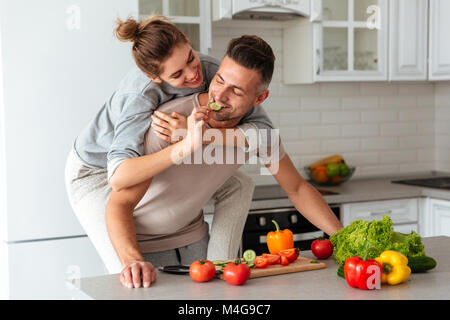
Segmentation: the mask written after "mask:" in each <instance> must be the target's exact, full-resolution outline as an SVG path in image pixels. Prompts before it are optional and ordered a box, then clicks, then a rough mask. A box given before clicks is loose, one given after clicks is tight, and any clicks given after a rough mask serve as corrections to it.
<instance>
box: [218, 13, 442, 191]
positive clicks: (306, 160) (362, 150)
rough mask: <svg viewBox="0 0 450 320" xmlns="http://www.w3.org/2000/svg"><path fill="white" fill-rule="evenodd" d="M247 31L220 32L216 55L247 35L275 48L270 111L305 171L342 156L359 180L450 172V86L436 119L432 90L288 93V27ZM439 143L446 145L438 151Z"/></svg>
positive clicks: (422, 86) (393, 87)
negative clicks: (284, 55)
mask: <svg viewBox="0 0 450 320" xmlns="http://www.w3.org/2000/svg"><path fill="white" fill-rule="evenodd" d="M248 25H250V24H249V23H247V25H245V23H244V22H242V21H232V22H220V23H215V24H213V48H212V49H213V50H212V54H213V55H214V56H216V57H217V58H222V57H223V54H224V52H225V48H226V46H227V44H228V42H229V40H230V39H231V38H234V37H237V36H240V35H242V34H245V33H248V34H256V35H258V36H261V37H262V38H264V39H265V40H266V41H267V42H268V43H269V44H270V45H271V46H272V48H273V50H274V52H275V55H276V63H275V73H274V76H273V80H272V84H271V86H270V97H269V98H268V99H267V100H266V102H264V103H263V106H264V108H265V109H266V111H267V112H268V113H269V115H270V117H271V119H272V121H273V122H274V123H275V125H276V126H278V127H279V128H280V134H281V138H282V140H283V142H284V145H285V148H286V150H287V152H288V154H289V156H290V157H291V158H292V160H293V162H294V164H295V165H296V167H297V168H298V169H299V170H301V169H302V168H303V167H304V166H306V165H308V164H310V163H312V162H314V161H316V160H318V159H320V158H321V157H325V156H327V155H331V154H335V153H338V154H342V155H343V156H344V158H345V159H346V161H347V162H348V163H349V164H351V165H354V166H356V167H357V170H356V172H355V177H369V176H379V175H392V174H403V173H409V172H423V171H430V170H433V169H446V170H449V169H450V167H449V165H448V162H449V159H450V143H449V135H450V134H449V131H448V119H449V117H448V115H449V112H448V110H449V109H450V108H449V105H450V102H449V101H450V99H449V98H450V90H449V89H448V88H449V87H450V86H449V83H450V82H446V83H442V84H436V88H437V89H436V99H437V101H438V102H439V104H440V107H439V108H438V109H437V110H438V111H439V112H438V113H436V117H437V118H436V117H435V111H436V110H435V83H433V82H361V83H359V82H354V83H320V84H312V85H284V84H283V83H282V72H283V61H282V48H283V43H282V41H283V40H282V29H281V26H280V25H279V24H278V23H276V22H256V21H253V22H251V27H248ZM441 115H442V116H445V115H446V116H447V118H443V119H442V120H441V121H440V122H439V121H438V123H439V124H440V127H439V128H440V129H439V130H440V131H441V132H442V131H443V130H444V131H445V130H446V131H445V132H446V133H445V134H444V135H443V136H442V135H436V134H435V130H436V129H435V128H436V126H435V124H436V119H439V117H441ZM444 119H447V120H444ZM445 121H447V122H445ZM436 141H438V142H439V143H440V145H442V146H441V147H440V148H439V149H436ZM444 146H446V147H444ZM437 156H438V157H439V165H438V161H437V158H436V157H437ZM243 169H244V170H245V171H246V172H247V173H249V174H250V175H252V176H253V177H254V179H255V182H256V183H257V184H267V183H275V180H274V179H273V178H272V177H270V176H261V175H259V169H258V166H256V165H252V166H250V165H246V166H244V168H243ZM302 173H303V172H302Z"/></svg>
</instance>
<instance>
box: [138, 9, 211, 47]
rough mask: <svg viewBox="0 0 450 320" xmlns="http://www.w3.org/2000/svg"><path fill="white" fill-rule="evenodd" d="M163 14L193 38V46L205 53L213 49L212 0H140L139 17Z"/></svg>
mask: <svg viewBox="0 0 450 320" xmlns="http://www.w3.org/2000/svg"><path fill="white" fill-rule="evenodd" d="M154 14H162V15H164V16H166V17H169V18H171V19H172V22H173V23H174V24H175V25H176V26H177V27H178V28H179V29H180V30H181V31H183V32H184V33H185V34H186V35H187V36H188V38H189V39H190V40H191V43H192V47H193V48H194V49H195V50H197V51H200V52H202V53H204V54H209V53H210V50H211V43H212V42H211V1H210V0H139V17H140V18H141V19H145V18H146V17H148V16H150V15H154Z"/></svg>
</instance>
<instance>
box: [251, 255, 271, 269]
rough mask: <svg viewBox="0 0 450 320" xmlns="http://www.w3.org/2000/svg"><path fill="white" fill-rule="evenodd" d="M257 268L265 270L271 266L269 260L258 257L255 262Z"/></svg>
mask: <svg viewBox="0 0 450 320" xmlns="http://www.w3.org/2000/svg"><path fill="white" fill-rule="evenodd" d="M253 263H254V264H255V267H256V268H265V267H267V266H268V265H269V260H267V259H266V258H263V257H262V256H258V257H256V258H255V260H253Z"/></svg>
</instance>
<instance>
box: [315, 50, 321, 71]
mask: <svg viewBox="0 0 450 320" xmlns="http://www.w3.org/2000/svg"><path fill="white" fill-rule="evenodd" d="M316 54H317V70H316V74H317V75H318V74H320V50H319V49H317V50H316Z"/></svg>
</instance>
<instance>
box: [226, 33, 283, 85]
mask: <svg viewBox="0 0 450 320" xmlns="http://www.w3.org/2000/svg"><path fill="white" fill-rule="evenodd" d="M226 55H227V56H228V57H230V58H231V59H233V60H234V61H235V62H236V63H238V64H240V65H241V66H243V67H245V68H247V69H252V70H257V71H258V72H259V74H260V76H261V91H263V90H266V89H267V88H268V87H269V84H270V81H271V80H272V75H273V69H274V64H275V55H274V54H273V51H272V48H271V47H270V45H269V44H268V43H267V42H266V41H264V40H263V39H261V38H260V37H258V36H255V35H243V36H241V37H239V38H234V39H231V41H230V42H229V43H228V48H227V52H226Z"/></svg>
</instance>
